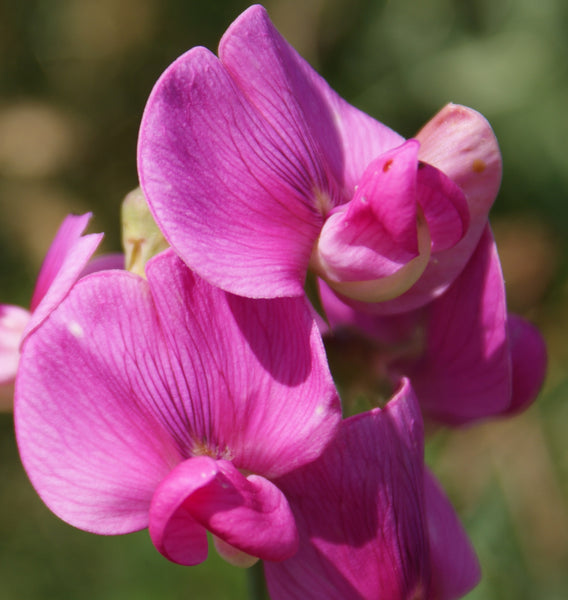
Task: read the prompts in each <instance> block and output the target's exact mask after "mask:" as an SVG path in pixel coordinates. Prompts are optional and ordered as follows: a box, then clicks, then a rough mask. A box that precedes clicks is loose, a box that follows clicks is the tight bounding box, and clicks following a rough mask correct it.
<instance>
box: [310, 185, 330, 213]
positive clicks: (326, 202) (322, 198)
mask: <svg viewBox="0 0 568 600" xmlns="http://www.w3.org/2000/svg"><path fill="white" fill-rule="evenodd" d="M314 205H315V207H316V210H317V211H318V212H319V213H320V214H321V215H322V216H323V217H327V215H328V213H329V211H330V210H331V208H332V206H331V198H330V197H329V194H328V193H327V192H322V191H321V190H319V189H317V188H316V189H314Z"/></svg>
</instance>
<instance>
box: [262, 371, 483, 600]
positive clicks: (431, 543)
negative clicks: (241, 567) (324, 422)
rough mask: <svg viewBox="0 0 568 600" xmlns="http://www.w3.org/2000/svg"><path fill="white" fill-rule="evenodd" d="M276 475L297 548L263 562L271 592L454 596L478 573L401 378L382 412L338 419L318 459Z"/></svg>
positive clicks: (276, 595)
mask: <svg viewBox="0 0 568 600" xmlns="http://www.w3.org/2000/svg"><path fill="white" fill-rule="evenodd" d="M276 483H277V485H278V486H279V487H280V488H281V489H282V490H283V491H284V492H285V494H286V496H287V498H288V500H289V502H290V505H291V506H292V509H293V511H294V515H295V517H296V523H297V524H298V530H299V532H300V549H299V551H298V552H297V553H296V554H295V555H294V556H293V557H292V558H289V559H288V560H285V561H283V562H282V563H265V567H264V568H265V573H266V579H267V583H268V588H269V591H270V596H271V598H272V599H273V600H296V599H297V600H320V599H321V600H324V599H325V600H374V599H376V600H382V599H388V600H410V599H413V600H414V599H416V600H418V599H420V600H453V599H454V598H459V597H461V596H463V595H464V594H465V593H467V592H468V591H469V590H470V589H472V588H473V587H474V586H475V585H476V584H477V582H478V581H479V577H480V571H479V564H478V562H477V558H476V556H475V553H474V551H473V549H472V547H471V545H470V543H469V541H468V539H467V535H466V534H465V532H464V530H463V528H462V526H461V524H460V523H459V520H458V518H457V516H456V514H455V512H454V510H453V508H452V506H451V504H450V503H449V501H448V499H447V498H446V497H445V495H444V494H443V492H442V490H441V488H440V487H439V485H438V484H437V482H436V481H435V479H434V478H433V476H432V475H431V474H430V473H429V472H428V471H427V470H425V468H424V448H423V428H422V420H421V417H420V409H419V406H418V404H417V401H416V398H415V396H414V394H413V392H412V389H411V388H410V386H409V384H408V382H404V383H403V385H402V387H401V389H400V390H399V391H398V393H397V394H396V396H395V397H394V398H393V399H392V400H391V401H390V402H389V403H388V404H387V406H386V407H385V408H384V409H383V410H380V409H375V410H372V411H369V412H365V413H361V414H359V415H356V416H354V417H350V418H348V419H346V420H345V421H343V423H342V426H341V429H340V432H339V434H338V435H337V436H336V438H335V439H334V441H333V442H332V443H331V444H330V446H329V447H328V448H327V449H326V451H325V452H324V453H323V454H322V456H321V457H320V458H319V459H318V460H316V461H315V462H313V463H311V464H309V465H306V466H305V467H302V468H300V469H297V470H295V471H292V472H291V473H289V474H287V475H285V476H284V477H282V478H280V479H279V480H277V482H276Z"/></svg>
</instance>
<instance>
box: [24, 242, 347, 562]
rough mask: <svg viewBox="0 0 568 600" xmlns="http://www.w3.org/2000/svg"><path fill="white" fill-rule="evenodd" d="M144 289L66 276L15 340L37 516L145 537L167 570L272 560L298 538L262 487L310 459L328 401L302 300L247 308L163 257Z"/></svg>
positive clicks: (106, 277)
mask: <svg viewBox="0 0 568 600" xmlns="http://www.w3.org/2000/svg"><path fill="white" fill-rule="evenodd" d="M146 275H147V280H146V279H143V278H142V277H140V276H138V275H135V274H133V273H129V272H126V271H105V272H100V273H94V274H92V275H89V276H87V277H85V278H83V279H81V280H80V281H79V282H78V283H77V284H76V285H75V286H74V287H73V289H72V290H71V291H70V292H69V294H68V296H67V297H66V298H65V300H64V301H63V302H62V303H61V304H60V305H59V307H58V308H57V309H56V310H54V311H53V312H52V313H51V315H50V316H49V318H47V319H46V320H45V322H44V324H43V326H42V327H41V328H39V329H38V330H36V331H35V332H34V334H33V335H30V336H29V338H28V340H27V342H26V344H25V346H24V348H23V353H22V358H21V363H20V368H19V370H18V378H17V381H16V403H15V423H16V433H17V439H18V445H19V449H20V453H21V457H22V461H23V464H24V466H25V468H26V471H27V472H28V474H29V477H30V479H31V481H32V484H33V485H34V487H35V488H36V490H37V491H38V493H39V495H40V496H41V498H42V499H43V500H44V502H45V503H46V504H47V506H48V507H49V508H50V509H51V510H52V511H53V512H54V513H55V514H57V515H58V516H59V517H61V518H62V519H63V520H65V521H67V522H68V523H70V524H72V525H74V526H75V527H79V528H81V529H85V530H87V531H91V532H94V533H99V534H122V533H128V532H132V531H135V530H139V529H142V528H145V527H149V531H150V536H151V538H152V541H153V543H154V545H155V546H156V548H157V549H158V550H159V551H160V552H161V553H162V554H163V555H164V556H166V557H167V558H168V559H170V560H172V561H174V562H177V563H180V564H184V565H194V564H197V563H200V562H202V561H203V560H205V558H206V556H207V535H206V533H207V531H210V532H211V533H213V534H214V536H215V538H216V539H217V545H218V549H219V550H220V552H221V553H222V554H223V555H224V556H226V557H228V558H229V559H230V560H232V561H233V562H236V563H240V564H243V563H245V564H246V562H247V560H248V557H247V556H246V555H249V557H250V556H252V557H256V558H262V559H266V560H282V559H284V558H287V557H289V556H291V555H292V554H294V553H295V552H296V550H297V547H298V534H297V529H296V525H295V520H294V517H293V515H292V513H291V511H290V507H289V505H288V502H287V501H286V498H285V496H284V495H283V494H282V492H281V491H280V490H279V489H278V488H277V487H276V486H275V485H274V483H272V481H273V480H274V479H275V478H277V477H280V476H283V475H284V474H285V473H287V472H289V471H291V470H293V469H295V468H298V467H300V466H302V465H303V464H305V463H308V462H310V461H313V460H314V459H316V458H317V457H318V456H319V455H320V454H321V452H322V451H323V450H324V448H325V446H326V445H327V444H328V442H329V441H330V440H331V439H332V437H333V435H334V433H335V431H336V429H337V427H338V425H339V422H340V418H341V415H340V405H339V399H338V397H337V393H336V391H335V387H334V384H333V380H332V379H331V375H330V373H329V370H328V367H327V361H326V357H325V351H324V348H323V344H322V341H321V337H320V334H319V331H318V327H317V324H316V323H315V321H314V320H313V318H312V315H311V310H310V308H309V307H308V305H307V301H306V300H305V298H286V299H277V300H262V301H254V300H250V299H246V298H241V297H237V296H233V295H231V294H227V293H225V292H223V291H221V290H220V289H218V288H215V287H213V286H211V285H209V284H208V283H206V282H205V281H204V280H201V279H200V278H199V277H198V276H196V275H194V274H193V273H192V272H191V271H190V270H189V269H188V268H187V267H186V266H185V265H184V264H183V262H182V261H181V260H180V259H179V258H178V257H177V256H176V255H175V254H174V253H173V251H171V250H167V251H165V252H164V253H162V254H159V255H157V256H156V257H155V258H153V259H152V260H150V261H149V262H148V264H147V268H146Z"/></svg>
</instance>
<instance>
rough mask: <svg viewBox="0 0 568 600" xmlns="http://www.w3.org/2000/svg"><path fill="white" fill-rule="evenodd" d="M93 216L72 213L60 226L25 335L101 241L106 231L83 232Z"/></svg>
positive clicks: (62, 293) (62, 295)
mask: <svg viewBox="0 0 568 600" xmlns="http://www.w3.org/2000/svg"><path fill="white" fill-rule="evenodd" d="M90 218H91V214H90V213H87V214H85V215H81V216H75V215H69V216H67V217H66V218H65V220H64V221H63V223H62V225H61V227H60V228H59V230H58V232H57V234H56V236H55V238H54V240H53V242H52V244H51V246H50V248H49V250H48V252H47V254H46V257H45V259H44V261H43V265H42V267H41V270H40V273H39V276H38V279H37V283H36V287H35V290H34V294H33V297H32V301H31V305H30V306H31V311H32V318H31V319H30V322H29V323H28V326H27V327H26V330H25V332H24V335H23V339H25V338H26V337H28V336H29V335H30V333H31V332H32V331H34V330H35V329H37V328H38V327H39V326H40V325H41V323H42V322H43V321H44V320H45V319H46V318H47V316H48V315H49V314H50V313H51V312H52V311H53V310H54V308H56V307H57V305H58V304H59V303H60V302H61V301H62V300H63V298H65V296H66V295H67V293H68V292H69V290H70V289H71V287H72V286H73V284H74V283H75V282H76V281H77V279H78V278H79V277H80V275H81V273H82V271H83V269H84V268H85V266H86V265H87V263H88V262H89V260H90V258H91V256H92V255H93V254H94V252H95V250H96V249H97V247H98V245H99V244H100V242H101V240H102V238H103V234H102V233H98V234H94V233H93V234H90V235H85V236H82V233H83V231H84V230H85V228H86V227H87V224H88V222H89V220H90Z"/></svg>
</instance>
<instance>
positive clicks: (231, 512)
mask: <svg viewBox="0 0 568 600" xmlns="http://www.w3.org/2000/svg"><path fill="white" fill-rule="evenodd" d="M205 529H207V530H209V531H211V532H212V533H213V534H214V535H215V536H217V537H218V538H220V539H221V540H223V541H224V542H226V543H228V544H230V545H231V546H233V547H235V548H237V549H239V550H241V551H242V552H246V553H247V554H250V555H252V556H256V557H259V558H262V559H265V560H283V559H285V558H288V557H290V556H292V555H293V554H294V553H295V552H296V550H297V548H298V534H297V531H296V525H295V523H294V517H293V516H292V513H291V510H290V507H289V506H288V502H287V501H286V498H285V497H284V496H283V494H282V492H281V491H280V490H278V488H277V487H276V486H275V485H274V484H272V483H270V482H269V481H268V480H267V479H264V478H263V477H258V476H254V475H251V476H249V477H245V476H244V475H242V474H241V473H240V472H239V471H238V470H237V469H236V468H235V467H234V466H233V465H232V464H231V463H230V462H227V461H224V460H219V461H215V460H213V459H211V458H209V457H205V456H200V457H195V458H190V459H188V460H186V461H185V462H183V463H181V464H179V465H178V466H177V467H176V468H175V469H174V470H173V471H172V472H171V473H170V474H169V475H168V477H167V478H166V479H164V481H163V482H162V483H161V484H160V486H159V487H158V489H157V490H156V494H155V495H154V498H153V500H152V508H151V510H150V535H151V537H152V541H153V542H154V544H155V545H156V547H157V548H158V550H160V552H161V553H162V554H164V555H165V556H166V557H167V558H169V559H170V560H172V561H174V562H177V563H180V564H185V565H194V564H198V563H199V562H202V561H203V560H205V557H206V555H207V553H206V541H205V540H204V539H203V538H204V535H205ZM186 536H187V540H185V538H186ZM204 542H205V555H204V547H203V543H204Z"/></svg>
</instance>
